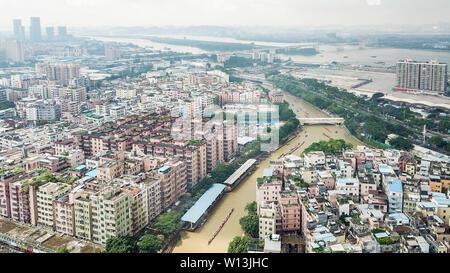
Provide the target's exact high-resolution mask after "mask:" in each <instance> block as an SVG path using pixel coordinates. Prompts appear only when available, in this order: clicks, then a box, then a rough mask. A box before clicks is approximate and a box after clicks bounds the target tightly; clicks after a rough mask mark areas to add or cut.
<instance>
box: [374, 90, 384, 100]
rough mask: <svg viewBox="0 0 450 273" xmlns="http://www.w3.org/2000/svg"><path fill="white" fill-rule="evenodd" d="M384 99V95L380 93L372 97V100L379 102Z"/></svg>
mask: <svg viewBox="0 0 450 273" xmlns="http://www.w3.org/2000/svg"><path fill="white" fill-rule="evenodd" d="M382 97H384V94H383V93H380V92H378V93H375V94H373V95H372V100H377V99H379V98H382Z"/></svg>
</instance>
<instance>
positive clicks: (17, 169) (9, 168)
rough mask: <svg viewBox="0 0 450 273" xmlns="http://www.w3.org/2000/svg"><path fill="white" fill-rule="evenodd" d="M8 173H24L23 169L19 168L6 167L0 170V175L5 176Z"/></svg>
mask: <svg viewBox="0 0 450 273" xmlns="http://www.w3.org/2000/svg"><path fill="white" fill-rule="evenodd" d="M8 172H12V173H13V174H19V173H22V172H23V169H22V168H19V167H14V168H13V167H5V168H3V169H1V170H0V175H3V174H5V173H8Z"/></svg>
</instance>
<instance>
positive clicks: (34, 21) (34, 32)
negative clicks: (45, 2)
mask: <svg viewBox="0 0 450 273" xmlns="http://www.w3.org/2000/svg"><path fill="white" fill-rule="evenodd" d="M30 22H31V23H30V40H31V41H33V42H39V41H41V40H42V37H41V18H39V17H31V19H30Z"/></svg>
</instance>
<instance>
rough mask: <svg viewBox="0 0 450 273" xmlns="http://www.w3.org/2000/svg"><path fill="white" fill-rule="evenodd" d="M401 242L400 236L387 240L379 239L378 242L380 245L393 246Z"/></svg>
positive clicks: (387, 238)
mask: <svg viewBox="0 0 450 273" xmlns="http://www.w3.org/2000/svg"><path fill="white" fill-rule="evenodd" d="M399 240H400V236H392V237H385V238H379V239H377V242H378V243H379V244H380V245H393V244H395V243H397V242H398V241H399Z"/></svg>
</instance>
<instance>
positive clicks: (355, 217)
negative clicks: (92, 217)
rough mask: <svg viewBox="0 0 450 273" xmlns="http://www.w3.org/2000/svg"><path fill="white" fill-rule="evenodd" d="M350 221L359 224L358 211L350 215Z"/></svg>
mask: <svg viewBox="0 0 450 273" xmlns="http://www.w3.org/2000/svg"><path fill="white" fill-rule="evenodd" d="M351 217H352V221H353V222H354V223H356V224H361V219H360V218H359V213H356V214H353V215H352V216H351Z"/></svg>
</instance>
